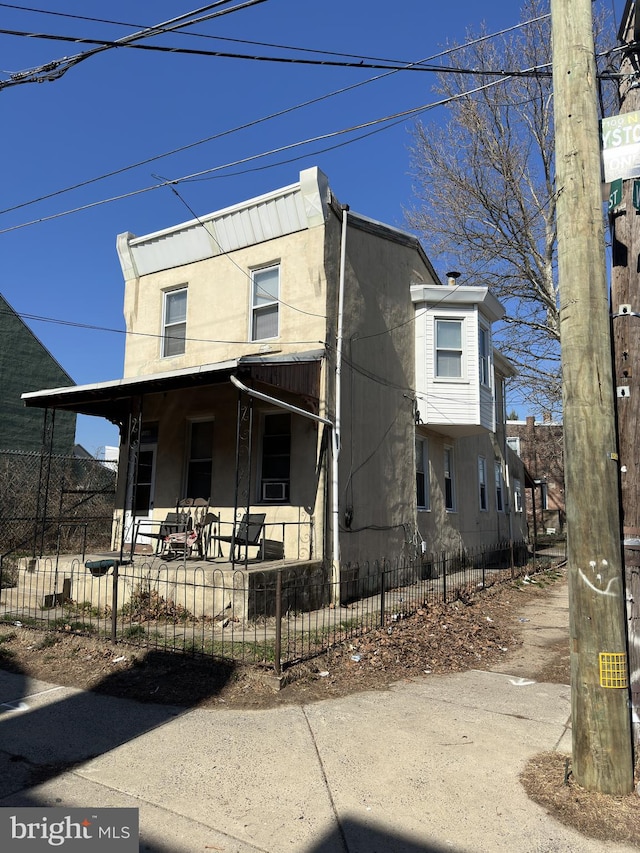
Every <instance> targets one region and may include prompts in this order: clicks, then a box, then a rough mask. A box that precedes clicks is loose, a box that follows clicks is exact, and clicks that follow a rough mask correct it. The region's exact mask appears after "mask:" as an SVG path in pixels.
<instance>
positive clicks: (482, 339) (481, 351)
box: [478, 326, 491, 386]
mask: <svg viewBox="0 0 640 853" xmlns="http://www.w3.org/2000/svg"><path fill="white" fill-rule="evenodd" d="M478 363H479V367H480V384H481V385H486V386H490V385H491V374H490V371H489V329H487V328H486V327H485V326H479V327H478Z"/></svg>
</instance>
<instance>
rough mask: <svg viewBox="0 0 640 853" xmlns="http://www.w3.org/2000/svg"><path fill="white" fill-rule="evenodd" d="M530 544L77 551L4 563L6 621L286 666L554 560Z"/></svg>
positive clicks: (0, 614) (0, 576) (1, 609)
mask: <svg viewBox="0 0 640 853" xmlns="http://www.w3.org/2000/svg"><path fill="white" fill-rule="evenodd" d="M560 557H561V555H558V556H555V557H554V556H553V555H550V554H545V555H540V554H538V555H536V557H535V558H534V557H533V556H532V554H531V553H530V552H529V551H528V549H527V547H526V546H525V545H524V544H514V543H501V544H499V545H496V546H493V547H492V548H482V549H477V550H473V551H464V552H456V553H447V552H444V553H441V554H439V555H423V556H422V557H421V558H420V559H419V560H405V559H398V560H395V561H393V562H390V561H388V560H383V561H376V562H372V563H367V562H364V563H359V564H351V565H348V566H345V567H343V569H342V572H341V578H340V581H339V582H333V581H332V580H331V577H330V570H329V568H328V567H326V566H324V565H322V564H321V563H316V564H307V565H303V566H300V567H296V566H295V565H292V566H288V567H285V568H279V567H274V568H272V569H270V570H265V569H262V568H261V569H255V570H249V571H246V570H244V571H242V570H238V569H237V568H233V567H231V568H229V569H224V568H209V567H207V566H206V565H205V566H202V565H194V567H193V568H192V567H190V566H189V564H188V563H186V562H183V563H165V562H162V561H160V560H157V559H153V558H149V557H146V558H145V561H144V562H143V561H136V562H134V563H132V564H129V565H118V564H117V562H115V564H113V565H111V567H108V566H106V565H105V566H104V567H97V568H96V567H94V569H93V570H89V569H87V568H86V567H85V566H84V564H83V563H82V562H81V561H80V560H78V559H75V560H73V561H72V562H71V563H68V564H65V566H64V567H62V566H61V565H60V564H59V563H58V561H57V560H51V559H47V560H36V561H33V560H23V561H20V563H19V564H16V565H13V566H12V567H10V568H7V567H4V568H3V567H2V566H0V622H4V623H20V625H22V626H28V627H33V628H38V629H44V630H51V631H56V630H63V631H65V632H66V633H69V632H73V633H77V634H84V635H89V636H93V637H98V638H104V639H106V640H111V641H113V642H118V643H123V644H132V645H135V646H139V647H143V648H146V649H155V650H163V651H166V652H171V653H176V652H179V653H184V654H190V655H197V656H203V657H210V658H215V659H225V660H232V661H239V662H243V663H250V664H260V665H263V666H269V667H272V668H273V669H274V671H275V672H276V674H280V672H281V670H282V667H286V666H287V665H288V664H290V663H292V662H293V661H298V660H301V659H305V658H310V657H313V656H314V655H316V654H318V653H320V652H322V651H324V650H326V649H328V648H330V647H331V646H334V645H336V644H338V643H340V642H342V641H344V640H348V639H350V638H353V637H357V636H360V635H362V634H364V633H366V632H367V631H370V630H372V629H374V628H377V627H381V626H385V625H387V624H392V623H393V622H394V621H396V620H397V619H399V618H404V617H406V616H410V615H411V614H412V613H414V612H415V611H416V610H418V609H420V608H421V607H424V606H426V605H427V606H428V605H429V604H430V603H436V602H445V603H446V602H450V601H453V600H456V599H457V598H460V597H464V596H465V595H466V594H469V593H470V592H471V591H473V592H477V591H479V590H482V589H483V588H486V587H489V586H492V585H494V584H496V583H500V582H504V581H507V580H514V579H515V578H517V577H521V576H523V575H525V574H527V573H529V574H531V573H533V572H535V571H539V570H540V569H545V568H549V567H550V566H552V565H553V564H554V562H556V563H557V561H558V559H559V558H560Z"/></svg>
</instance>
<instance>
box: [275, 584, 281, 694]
mask: <svg viewBox="0 0 640 853" xmlns="http://www.w3.org/2000/svg"><path fill="white" fill-rule="evenodd" d="M281 656H282V569H278V571H277V572H276V645H275V650H274V661H273V671H274V673H275V675H276V677H277V678H280V676H281V675H282V665H281V662H280V658H281Z"/></svg>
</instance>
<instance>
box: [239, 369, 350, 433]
mask: <svg viewBox="0 0 640 853" xmlns="http://www.w3.org/2000/svg"><path fill="white" fill-rule="evenodd" d="M229 379H230V380H231V382H232V384H233V385H235V386H236V388H238V389H239V390H240V391H244V393H245V394H248V395H249V396H250V397H256V398H257V399H258V400H264V401H265V402H266V403H270V404H271V405H272V406H278V407H279V408H281V409H285V410H286V411H287V412H293V413H294V414H295V415H300V416H301V417H303V418H309V420H312V421H315V422H316V423H319V424H324V425H325V426H328V427H331V429H332V430H333V429H335V427H334V425H333V423H332V422H331V421H329V420H327V418H323V417H321V416H320V415H314V414H313V412H308V411H307V410H306V409H300V408H299V407H298V406H292V405H291V403H285V402H284V400H278V399H277V398H276V397H271V396H270V395H269V394H263V393H262V391H256V390H255V388H248V387H247V386H246V385H244V384H243V383H242V382H240V380H239V379H238V378H237V377H235V376H230V377H229Z"/></svg>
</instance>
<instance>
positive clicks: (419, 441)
mask: <svg viewBox="0 0 640 853" xmlns="http://www.w3.org/2000/svg"><path fill="white" fill-rule="evenodd" d="M418 445H420V447H421V448H422V475H423V477H424V504H419V503H418V500H417V498H418V495H417V483H416V506H417V509H418V511H419V512H431V476H430V472H429V439H428V438H425V437H424V436H421V435H419V436H416V451H417V449H418ZM417 463H418V460H417V454H416V478H417V476H418V464H417Z"/></svg>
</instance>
